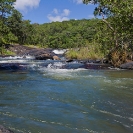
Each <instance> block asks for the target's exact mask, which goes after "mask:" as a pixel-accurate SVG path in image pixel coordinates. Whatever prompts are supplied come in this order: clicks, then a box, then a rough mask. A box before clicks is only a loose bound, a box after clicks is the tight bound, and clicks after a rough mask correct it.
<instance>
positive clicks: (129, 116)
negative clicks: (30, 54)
mask: <svg viewBox="0 0 133 133" xmlns="http://www.w3.org/2000/svg"><path fill="white" fill-rule="evenodd" d="M0 124H1V125H4V126H6V127H8V128H10V129H11V130H13V131H14V132H15V133H132V132H133V71H127V70H84V69H76V70H73V69H69V70H67V69H51V68H47V69H46V68H43V67H41V68H40V69H37V70H33V69H32V70H30V71H23V72H21V71H18V72H13V71H12V72H10V71H3V72H2V71H1V72H0Z"/></svg>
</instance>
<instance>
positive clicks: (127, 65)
mask: <svg viewBox="0 0 133 133" xmlns="http://www.w3.org/2000/svg"><path fill="white" fill-rule="evenodd" d="M120 68H122V69H132V70H133V61H131V62H127V63H124V64H122V65H120Z"/></svg>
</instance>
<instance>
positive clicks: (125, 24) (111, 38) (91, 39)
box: [0, 0, 133, 66]
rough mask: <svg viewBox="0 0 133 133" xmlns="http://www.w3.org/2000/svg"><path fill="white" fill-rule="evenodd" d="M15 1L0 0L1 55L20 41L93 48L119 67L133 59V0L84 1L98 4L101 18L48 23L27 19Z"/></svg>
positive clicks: (37, 44) (44, 45)
mask: <svg viewBox="0 0 133 133" xmlns="http://www.w3.org/2000/svg"><path fill="white" fill-rule="evenodd" d="M15 1H16V0H1V2H0V51H1V54H3V51H4V49H5V45H6V44H21V45H34V46H39V47H44V48H46V47H50V48H85V49H86V48H88V49H93V50H94V51H93V52H92V53H99V52H98V51H100V53H102V55H103V56H105V55H108V58H109V59H110V61H111V63H112V64H115V65H116V66H119V65H120V64H121V63H123V62H126V59H127V58H128V59H130V60H131V59H132V58H131V55H132V54H131V53H132V51H133V2H132V0H126V1H123V0H122V1H119V0H110V1H108V0H83V3H84V4H88V3H91V4H95V5H97V7H96V8H95V10H94V15H95V16H101V18H100V19H91V20H87V19H83V20H69V21H63V22H52V23H45V24H38V23H35V24H31V23H30V20H24V19H23V16H22V14H21V13H20V12H19V11H17V10H16V9H14V7H13V3H14V2H15ZM94 47H95V48H94ZM84 53H86V52H84ZM129 53H130V55H129ZM98 56H99V55H98Z"/></svg>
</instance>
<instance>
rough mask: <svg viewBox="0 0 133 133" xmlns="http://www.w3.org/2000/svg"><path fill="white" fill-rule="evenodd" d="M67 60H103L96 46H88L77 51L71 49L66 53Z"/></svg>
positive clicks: (102, 55)
mask: <svg viewBox="0 0 133 133" xmlns="http://www.w3.org/2000/svg"><path fill="white" fill-rule="evenodd" d="M66 57H67V58H69V59H82V60H83V59H103V58H104V54H103V53H102V51H101V50H100V48H99V47H98V45H89V46H87V47H81V48H79V49H71V50H69V51H68V52H67V53H66Z"/></svg>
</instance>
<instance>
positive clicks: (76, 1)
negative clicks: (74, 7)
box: [73, 0, 83, 4]
mask: <svg viewBox="0 0 133 133" xmlns="http://www.w3.org/2000/svg"><path fill="white" fill-rule="evenodd" d="M73 2H75V3H77V4H82V3H83V1H82V0H73Z"/></svg>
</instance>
